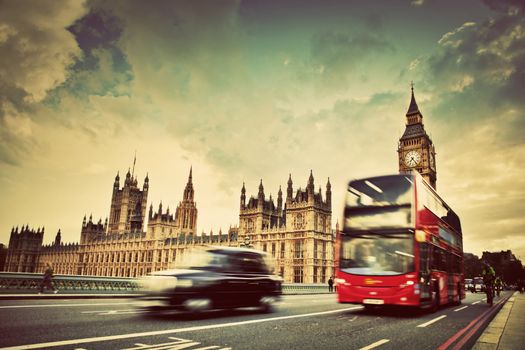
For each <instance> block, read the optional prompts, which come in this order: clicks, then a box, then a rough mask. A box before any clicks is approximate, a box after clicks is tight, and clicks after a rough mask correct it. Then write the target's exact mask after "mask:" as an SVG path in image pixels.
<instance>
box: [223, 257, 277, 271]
mask: <svg viewBox="0 0 525 350" xmlns="http://www.w3.org/2000/svg"><path fill="white" fill-rule="evenodd" d="M228 270H230V271H232V272H242V273H254V274H257V273H258V274H268V273H269V270H268V266H266V262H265V261H264V258H263V257H262V256H261V255H259V254H250V253H240V254H231V255H229V256H228Z"/></svg>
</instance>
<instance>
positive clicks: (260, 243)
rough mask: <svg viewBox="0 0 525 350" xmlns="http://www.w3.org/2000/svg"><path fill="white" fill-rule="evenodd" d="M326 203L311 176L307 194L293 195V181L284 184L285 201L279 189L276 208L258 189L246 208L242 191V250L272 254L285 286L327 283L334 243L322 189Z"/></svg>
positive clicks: (329, 197) (329, 201) (328, 194)
mask: <svg viewBox="0 0 525 350" xmlns="http://www.w3.org/2000/svg"><path fill="white" fill-rule="evenodd" d="M325 198H326V199H325V200H323V195H322V192H321V188H319V192H315V187H314V177H313V174H312V173H310V177H309V179H308V183H307V185H306V189H305V190H302V189H300V188H299V189H298V190H297V192H296V193H295V194H294V190H293V182H292V177H291V175H290V177H289V179H288V187H287V193H286V200H285V201H283V193H282V190H281V188H279V191H278V195H277V203H274V201H273V199H272V197H271V196H270V198H268V199H266V196H265V194H264V187H263V184H262V180H261V183H260V185H259V192H258V194H257V197H253V196H252V197H250V199H249V200H248V202H246V188H245V186H244V184H243V187H242V189H241V201H240V215H239V241H240V242H241V244H243V245H248V246H252V247H254V248H255V249H259V250H263V251H266V252H268V253H270V254H271V255H272V256H273V257H274V258H275V260H276V268H277V271H278V273H279V274H280V275H281V276H282V277H283V278H284V280H285V281H287V282H294V283H325V282H326V281H327V280H328V278H329V277H330V276H333V275H334V240H335V234H334V232H332V229H331V227H332V190H331V185H330V180H328V182H327V184H326V197H325Z"/></svg>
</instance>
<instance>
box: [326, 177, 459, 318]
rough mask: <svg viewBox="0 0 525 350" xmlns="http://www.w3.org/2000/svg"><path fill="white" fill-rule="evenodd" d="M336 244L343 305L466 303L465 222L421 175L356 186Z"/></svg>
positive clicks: (356, 183)
mask: <svg viewBox="0 0 525 350" xmlns="http://www.w3.org/2000/svg"><path fill="white" fill-rule="evenodd" d="M336 243H337V245H336V247H337V248H336V251H337V253H338V254H337V256H336V283H337V294H338V300H339V302H340V303H354V304H364V305H365V306H370V305H406V306H416V307H421V308H427V307H430V308H432V309H433V310H437V309H438V308H439V306H440V305H443V304H447V303H456V304H460V303H461V299H464V298H465V293H464V288H463V284H464V276H463V244H462V234H461V224H460V220H459V217H458V216H457V215H456V214H455V213H454V211H453V210H452V209H451V208H450V207H449V206H448V205H447V204H446V203H445V202H444V201H443V200H442V199H441V198H440V197H439V195H438V194H437V193H436V192H435V191H434V189H433V188H432V187H431V186H430V185H429V184H428V183H427V182H426V181H425V180H424V179H423V178H422V177H421V175H420V174H419V173H417V172H413V173H410V174H396V175H389V176H380V177H372V178H367V179H360V180H354V181H351V182H350V183H349V184H348V191H347V194H346V200H345V208H344V222H343V228H342V231H340V232H338V235H337V242H336Z"/></svg>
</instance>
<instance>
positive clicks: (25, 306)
mask: <svg viewBox="0 0 525 350" xmlns="http://www.w3.org/2000/svg"><path fill="white" fill-rule="evenodd" d="M99 305H101V306H107V305H129V303H100V304H97V303H91V304H42V305H38V304H34V305H4V306H0V309H22V308H31V307H64V306H99Z"/></svg>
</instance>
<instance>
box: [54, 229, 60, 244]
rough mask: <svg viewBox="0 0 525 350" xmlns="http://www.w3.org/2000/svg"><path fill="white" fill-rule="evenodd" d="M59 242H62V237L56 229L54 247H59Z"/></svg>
mask: <svg viewBox="0 0 525 350" xmlns="http://www.w3.org/2000/svg"><path fill="white" fill-rule="evenodd" d="M61 241H62V235H61V232H60V229H58V232H57V235H56V237H55V245H56V246H59V245H60V242H61Z"/></svg>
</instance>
